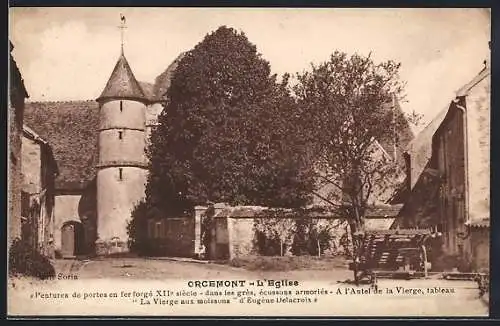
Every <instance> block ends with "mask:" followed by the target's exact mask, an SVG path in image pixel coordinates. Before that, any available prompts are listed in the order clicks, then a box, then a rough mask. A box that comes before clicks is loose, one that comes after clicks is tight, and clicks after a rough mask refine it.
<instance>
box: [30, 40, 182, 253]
mask: <svg viewBox="0 0 500 326" xmlns="http://www.w3.org/2000/svg"><path fill="white" fill-rule="evenodd" d="M180 58H181V56H180V57H179V58H178V59H176V60H175V61H174V62H173V63H172V64H171V65H170V66H169V67H168V68H167V69H166V70H165V71H164V72H163V73H161V74H160V75H159V76H158V77H157V78H156V79H155V82H154V84H152V83H146V82H139V81H138V80H137V79H136V78H135V76H134V73H133V71H132V69H131V67H130V65H129V63H128V61H127V59H126V57H125V53H124V51H123V45H122V49H121V53H120V55H119V58H118V61H117V63H116V65H115V67H114V69H113V71H112V73H111V76H110V77H109V80H108V81H107V83H106V85H105V87H104V89H103V91H102V93H101V95H100V96H99V97H98V98H97V99H95V100H87V101H60V102H27V103H26V107H25V121H26V123H27V124H28V125H29V126H30V127H31V128H32V129H33V130H34V131H35V132H36V133H37V134H39V135H40V136H41V137H42V138H44V139H46V140H47V141H48V142H49V143H50V144H51V145H52V147H53V152H54V157H55V159H56V161H57V163H58V167H59V175H58V176H57V177H56V180H55V205H54V211H53V220H54V224H55V225H54V234H53V235H52V236H53V239H54V246H55V250H56V253H57V255H58V256H60V257H75V256H79V255H89V254H94V253H97V254H113V253H119V252H126V251H127V249H128V248H127V238H128V236H127V223H128V220H129V219H130V217H131V212H132V210H133V208H134V206H135V205H136V203H137V202H139V201H140V200H141V199H142V198H143V197H144V191H145V184H146V180H147V169H146V168H147V161H146V160H147V158H146V156H145V148H146V143H147V141H148V138H149V135H150V132H151V128H152V127H154V125H155V124H156V123H157V116H158V114H159V113H160V112H161V111H162V109H163V102H164V94H165V92H166V90H167V89H168V87H169V85H170V80H171V78H172V75H173V73H174V71H175V68H176V66H177V62H178V61H179V60H180Z"/></svg>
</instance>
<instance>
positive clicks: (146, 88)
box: [139, 81, 155, 102]
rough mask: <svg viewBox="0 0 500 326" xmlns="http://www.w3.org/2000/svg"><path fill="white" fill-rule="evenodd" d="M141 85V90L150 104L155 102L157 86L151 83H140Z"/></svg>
mask: <svg viewBox="0 0 500 326" xmlns="http://www.w3.org/2000/svg"><path fill="white" fill-rule="evenodd" d="M139 85H140V86H141V89H142V91H143V93H144V96H145V97H146V99H147V100H148V101H150V102H153V101H154V99H155V93H154V87H155V86H154V85H153V84H151V83H147V82H142V81H140V82H139Z"/></svg>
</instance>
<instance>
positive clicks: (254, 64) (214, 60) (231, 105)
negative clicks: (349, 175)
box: [146, 26, 313, 215]
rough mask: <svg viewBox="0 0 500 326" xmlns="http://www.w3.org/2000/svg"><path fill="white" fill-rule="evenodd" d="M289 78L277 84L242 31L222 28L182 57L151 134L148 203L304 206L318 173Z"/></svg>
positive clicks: (177, 209) (167, 207) (169, 208)
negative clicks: (310, 158) (303, 136)
mask: <svg viewBox="0 0 500 326" xmlns="http://www.w3.org/2000/svg"><path fill="white" fill-rule="evenodd" d="M288 77H289V76H287V75H285V76H284V78H283V79H282V81H280V82H278V81H277V78H276V76H275V75H271V74H270V67H269V63H268V62H267V61H265V60H264V59H262V58H261V56H260V54H258V53H257V49H256V47H255V45H253V44H251V43H250V42H249V41H248V39H247V37H246V36H245V35H244V34H243V33H238V32H237V31H235V30H234V29H231V28H227V27H225V26H223V27H220V28H219V29H217V30H216V31H215V32H213V33H211V34H209V35H207V36H206V37H205V38H204V40H203V41H202V42H200V43H199V44H198V45H196V46H195V47H194V49H192V50H191V51H189V52H187V54H186V55H185V56H184V57H183V58H182V59H181V60H180V62H179V64H178V67H177V69H176V72H175V74H174V76H173V78H172V81H171V86H170V88H169V89H168V91H167V94H166V95H167V98H168V99H169V100H168V103H167V104H166V106H165V109H164V110H163V112H162V114H160V116H159V118H158V123H159V125H158V126H157V128H155V130H153V132H152V135H151V146H150V147H149V148H148V151H147V154H148V157H149V159H150V175H149V179H148V184H147V187H146V198H147V202H148V203H150V204H151V205H152V206H155V207H157V208H158V209H160V210H161V211H162V212H164V213H165V214H168V215H178V214H179V213H183V212H185V210H186V209H189V208H190V207H193V206H194V205H196V204H205V203H207V202H208V201H211V202H225V203H228V204H231V205H242V204H252V205H263V206H270V207H280V206H281V207H291V206H297V207H298V206H302V205H304V204H305V203H307V202H308V200H309V199H310V193H311V190H312V187H313V178H312V173H311V171H310V164H308V162H307V157H308V156H307V155H304V153H305V152H306V151H307V149H308V147H307V146H306V145H307V143H306V142H305V141H303V140H302V139H301V138H299V137H298V136H299V133H298V132H296V131H297V128H298V127H297V126H298V124H297V121H298V119H299V118H300V116H299V115H298V114H297V110H298V107H297V106H296V105H295V102H294V99H293V98H292V97H291V95H290V90H289V87H288Z"/></svg>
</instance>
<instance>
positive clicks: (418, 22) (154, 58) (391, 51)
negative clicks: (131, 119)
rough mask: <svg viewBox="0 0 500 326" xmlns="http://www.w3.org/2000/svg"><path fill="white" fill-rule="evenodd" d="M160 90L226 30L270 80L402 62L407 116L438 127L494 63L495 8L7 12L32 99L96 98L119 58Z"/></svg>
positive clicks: (76, 9)
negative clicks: (186, 58) (262, 64)
mask: <svg viewBox="0 0 500 326" xmlns="http://www.w3.org/2000/svg"><path fill="white" fill-rule="evenodd" d="M120 14H123V15H124V16H125V17H126V20H127V29H126V30H125V34H124V41H125V56H126V57H127V59H128V61H129V63H130V65H131V67H132V70H133V71H134V74H135V76H136V78H137V79H138V80H140V81H147V82H154V79H155V77H156V76H157V75H159V74H160V73H161V72H163V71H164V70H165V69H166V68H167V67H168V65H169V64H170V63H171V62H172V61H173V60H174V59H175V58H176V57H177V56H178V55H179V54H180V53H181V52H183V51H188V50H190V49H192V48H193V47H194V46H195V45H196V44H197V43H199V42H200V41H202V40H203V37H204V36H205V35H206V34H208V33H210V32H212V31H214V30H216V29H217V28H218V27H219V26H221V25H226V26H228V27H233V28H235V29H237V30H240V31H243V32H244V33H245V34H246V36H247V37H248V39H249V41H250V42H252V43H253V44H255V45H256V46H257V50H258V51H259V52H260V53H261V54H262V57H263V58H264V59H266V60H268V61H269V62H270V64H271V69H272V71H273V73H277V74H278V75H281V74H283V73H285V72H289V73H292V74H293V73H295V72H303V71H305V70H308V69H309V68H310V64H311V63H316V64H318V63H321V62H323V61H326V60H328V58H329V56H330V54H331V53H333V52H334V51H335V50H339V51H343V52H346V53H347V54H353V53H359V54H362V55H367V54H369V53H370V52H371V53H372V58H373V59H374V60H375V61H376V62H382V61H386V60H394V61H397V62H400V63H401V70H400V72H401V78H402V80H404V81H406V83H407V85H406V89H405V92H406V101H404V102H402V103H401V106H402V108H403V110H404V111H406V112H412V111H413V110H414V111H416V112H418V113H420V114H422V115H423V121H422V122H423V124H422V125H421V126H420V127H418V128H416V129H415V130H414V131H415V132H418V131H419V130H420V129H421V128H422V127H423V126H425V123H427V122H429V121H431V120H432V119H433V118H434V116H435V115H437V114H438V112H439V111H441V110H442V109H444V108H445V107H446V106H447V105H448V104H449V102H450V101H451V100H452V99H453V98H454V96H455V92H456V91H457V90H458V89H459V88H460V87H461V86H462V85H464V84H466V83H467V82H468V81H470V80H471V79H472V78H473V77H474V76H475V75H476V74H477V73H479V71H480V70H481V69H482V68H483V62H484V60H486V59H489V57H490V51H489V47H488V42H489V41H490V12H489V10H488V9H474V8H465V9H453V8H448V9H439V8H434V9H424V8H420V9H377V8H372V9H362V8H359V9H335V8H324V9H305V8H300V9H299V8H252V9H251V8H47V7H45V8H10V15H9V20H10V21H9V24H10V40H11V41H12V43H13V44H14V51H13V56H14V58H15V60H16V62H17V64H18V66H19V68H20V70H21V73H22V75H23V78H24V81H25V85H26V88H27V90H28V93H29V95H30V98H29V100H30V101H62V100H93V99H96V98H97V97H98V96H99V94H100V93H101V91H102V90H103V88H104V86H105V84H106V82H107V80H108V78H109V76H110V74H111V71H112V69H113V67H114V65H115V63H116V60H117V59H118V56H119V54H120V43H121V37H120V29H119V28H118V26H119V24H120Z"/></svg>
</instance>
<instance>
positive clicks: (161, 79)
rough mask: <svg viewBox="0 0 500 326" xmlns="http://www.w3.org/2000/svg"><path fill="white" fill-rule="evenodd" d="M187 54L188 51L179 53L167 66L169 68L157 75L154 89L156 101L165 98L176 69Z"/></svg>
mask: <svg viewBox="0 0 500 326" xmlns="http://www.w3.org/2000/svg"><path fill="white" fill-rule="evenodd" d="M185 55H186V52H182V53H181V54H179V56H178V57H177V58H176V59H175V60H174V61H173V62H172V63H171V64H170V65H169V66H168V67H167V69H166V70H165V71H164V72H162V73H161V74H160V75H158V77H156V79H155V84H154V89H153V93H154V101H163V100H164V96H165V93H166V92H167V90H168V88H169V87H170V84H171V82H172V77H173V76H174V73H175V70H176V69H177V66H178V65H179V62H180V61H181V60H182V59H183V58H184V56H185Z"/></svg>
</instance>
